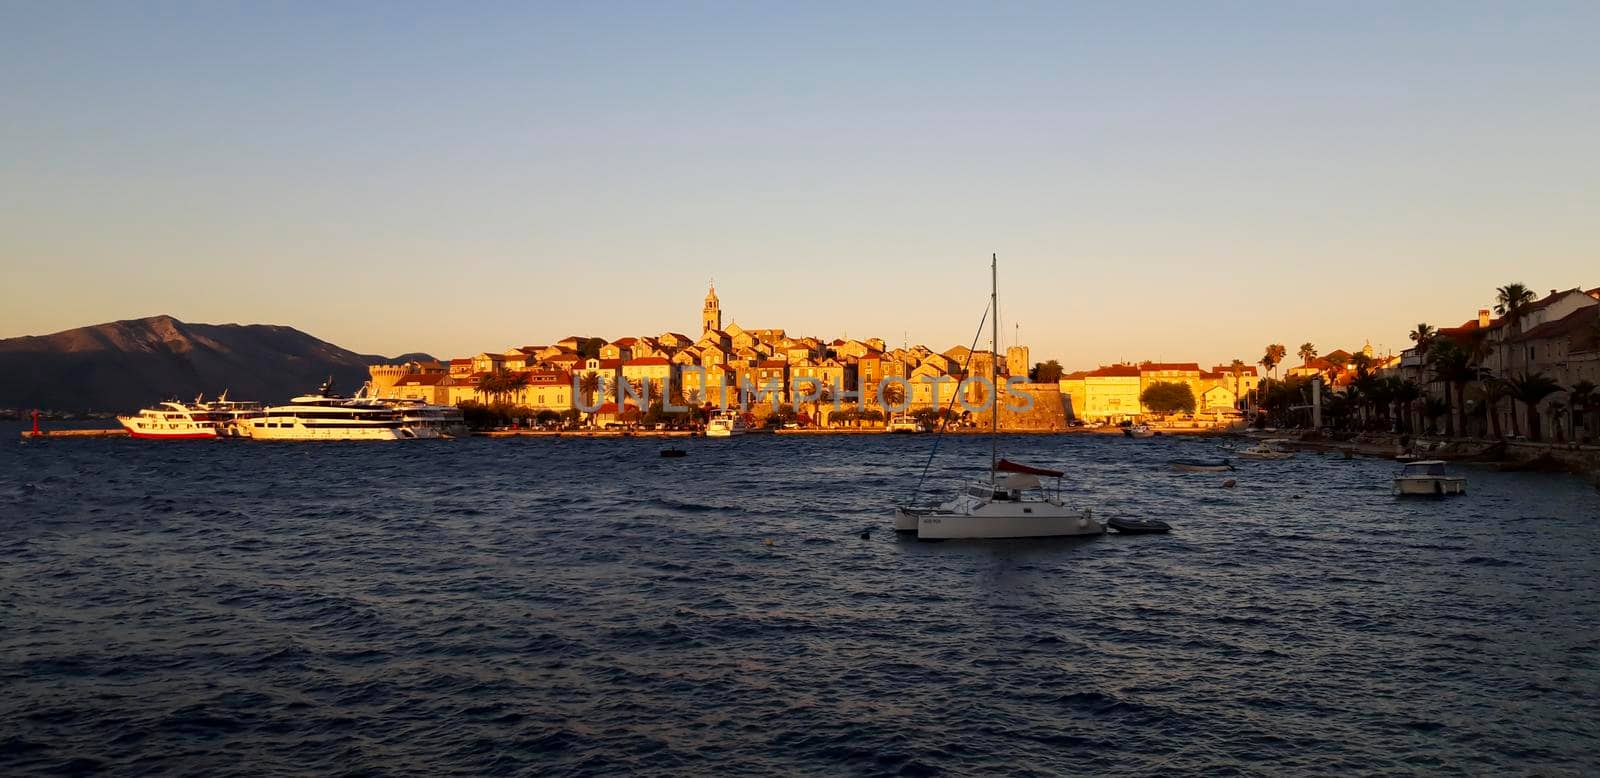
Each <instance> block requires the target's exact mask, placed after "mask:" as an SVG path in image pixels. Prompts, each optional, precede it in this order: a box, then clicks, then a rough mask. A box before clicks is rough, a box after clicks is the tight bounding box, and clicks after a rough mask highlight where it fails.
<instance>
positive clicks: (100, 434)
mask: <svg viewBox="0 0 1600 778" xmlns="http://www.w3.org/2000/svg"><path fill="white" fill-rule="evenodd" d="M125 437H128V431H127V430H125V429H114V430H103V429H102V430H39V431H38V432H35V431H33V430H23V431H22V439H23V440H33V439H35V438H39V439H44V438H125Z"/></svg>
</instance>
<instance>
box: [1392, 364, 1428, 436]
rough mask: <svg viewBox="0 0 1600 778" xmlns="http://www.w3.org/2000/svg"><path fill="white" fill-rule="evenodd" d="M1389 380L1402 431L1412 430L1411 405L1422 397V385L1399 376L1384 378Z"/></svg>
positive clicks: (1408, 431)
mask: <svg viewBox="0 0 1600 778" xmlns="http://www.w3.org/2000/svg"><path fill="white" fill-rule="evenodd" d="M1384 380H1385V381H1386V382H1389V397H1390V398H1391V399H1392V400H1393V401H1394V404H1395V412H1396V414H1397V415H1398V416H1399V417H1400V431H1401V432H1402V433H1406V434H1409V433H1410V432H1411V406H1412V404H1413V403H1415V402H1416V401H1417V400H1418V398H1420V397H1422V387H1420V386H1417V382H1416V381H1408V380H1405V379H1403V378H1400V377H1399V376H1390V377H1388V378H1386V379H1384Z"/></svg>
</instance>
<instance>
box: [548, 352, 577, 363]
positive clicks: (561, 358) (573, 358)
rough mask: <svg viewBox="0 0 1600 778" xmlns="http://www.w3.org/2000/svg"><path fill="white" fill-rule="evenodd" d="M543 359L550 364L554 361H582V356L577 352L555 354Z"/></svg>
mask: <svg viewBox="0 0 1600 778" xmlns="http://www.w3.org/2000/svg"><path fill="white" fill-rule="evenodd" d="M545 361H546V362H549V363H551V364H554V363H556V362H562V363H565V362H581V361H583V357H580V356H578V355H577V354H557V355H555V356H553V357H551V358H549V359H546V360H545Z"/></svg>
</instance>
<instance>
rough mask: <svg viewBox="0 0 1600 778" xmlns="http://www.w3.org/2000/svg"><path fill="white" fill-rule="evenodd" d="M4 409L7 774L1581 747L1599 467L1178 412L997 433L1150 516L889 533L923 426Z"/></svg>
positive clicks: (1410, 764) (1599, 734) (984, 456)
mask: <svg viewBox="0 0 1600 778" xmlns="http://www.w3.org/2000/svg"><path fill="white" fill-rule="evenodd" d="M15 439H16V438H15V428H14V427H13V426H7V427H0V442H3V445H0V473H3V475H4V478H3V481H0V563H3V564H0V689H3V691H0V721H3V722H4V728H3V730H0V773H6V774H19V773H45V772H58V773H89V772H97V771H104V772H115V773H140V774H143V773H150V774H156V773H173V774H218V773H229V774H244V775H284V774H312V773H331V772H342V771H347V770H348V771H359V772H363V773H367V774H377V775H381V774H397V775H398V774H461V775H503V774H539V775H565V774H616V773H619V772H645V773H658V774H684V773H695V772H713V771H715V772H717V773H722V774H736V773H775V772H782V773H807V774H816V775H830V776H832V775H844V774H878V773H885V774H904V775H934V774H973V773H980V772H981V773H1000V772H1025V773H1036V774H1037V773H1077V774H1101V775H1104V774H1124V773H1167V774H1173V773H1189V772H1195V771H1208V772H1219V773H1241V774H1263V775H1266V774H1283V773H1288V772H1317V773H1328V772H1350V771H1395V772H1455V771H1459V772H1472V773H1500V772H1507V771H1510V772H1518V773H1522V772H1529V771H1539V772H1580V771H1587V770H1592V769H1594V766H1595V765H1596V764H1597V763H1600V724H1597V721H1600V598H1597V597H1596V592H1597V591H1600V494H1597V493H1596V492H1595V490H1594V489H1593V488H1592V487H1590V486H1588V485H1586V484H1584V483H1583V482H1581V481H1579V480H1577V479H1573V478H1569V477H1565V476H1550V475H1522V474H1499V473H1491V472H1481V471H1468V475H1469V477H1470V478H1471V483H1470V490H1471V493H1470V494H1469V495H1468V496H1467V497H1465V498H1460V499H1454V500H1451V501H1448V502H1434V501H1426V500H1424V501H1408V502H1396V501H1395V500H1394V499H1392V498H1391V497H1389V495H1388V491H1387V490H1388V481H1387V479H1388V476H1389V475H1390V472H1391V470H1392V464H1391V463H1387V462H1380V461H1376V460H1355V461H1344V460H1339V459H1334V458H1324V457H1318V456H1314V455H1302V456H1301V457H1299V458H1297V459H1295V460H1292V461H1288V462H1281V463H1253V464H1242V465H1241V471H1240V472H1239V473H1238V474H1236V475H1235V476H1234V477H1236V478H1237V479H1238V481H1239V486H1238V488H1236V489H1223V488H1221V487H1220V482H1221V480H1222V476H1218V475H1211V474H1197V475H1178V474H1174V473H1170V472H1168V471H1166V470H1165V469H1163V468H1162V467H1161V466H1160V463H1161V462H1163V461H1164V460H1165V459H1167V458H1169V457H1172V456H1203V455H1207V454H1210V453H1213V452H1214V451H1215V449H1214V448H1213V446H1212V444H1210V443H1206V442H1201V441H1183V440H1173V439H1156V440H1153V441H1127V440H1123V439H1120V438H1117V439H1113V438H1089V437H1030V438H1015V439H1010V440H1008V441H1006V444H1005V447H1006V453H1008V454H1009V455H1012V456H1013V457H1015V458H1018V459H1023V460H1026V461H1029V462H1033V463H1036V464H1042V465H1060V466H1063V467H1065V468H1066V469H1068V470H1070V471H1072V474H1073V476H1074V477H1073V479H1072V482H1073V491H1074V492H1075V493H1076V495H1075V496H1076V497H1079V498H1081V499H1082V500H1083V501H1084V502H1085V503H1087V504H1090V505H1092V506H1095V507H1096V508H1097V509H1098V510H1099V511H1100V513H1101V515H1103V516H1118V515H1120V516H1155V517H1159V518H1163V519H1167V520H1169V521H1171V522H1173V523H1174V524H1175V525H1177V528H1178V529H1177V531H1176V532H1175V533H1174V534H1173V535H1170V536H1155V537H1148V536H1147V537H1117V536H1106V537H1099V538H1092V539H1086V540H1085V539H1080V540H1069V541H1057V542H1008V543H990V544H981V545H969V544H955V543H945V544H918V543H916V542H914V541H904V540H898V539H896V538H895V536H894V534H893V533H892V532H890V531H888V529H887V519H886V518H885V517H886V511H885V506H887V505H888V503H889V502H890V501H891V500H892V499H893V498H895V497H896V496H898V495H900V494H901V493H902V492H904V491H905V490H906V489H907V488H909V487H910V486H911V485H913V484H914V483H915V480H916V472H917V471H918V469H919V468H920V466H921V464H922V461H923V458H924V456H925V454H926V451H927V445H928V442H929V441H928V439H927V438H915V437H890V436H874V437H861V438H803V439H802V438H774V437H754V436H752V437H746V438H741V439H735V440H723V441H706V440H696V441H689V442H687V443H686V444H685V445H686V446H687V447H688V448H689V449H690V455H689V456H688V457H687V458H685V459H678V460H672V459H661V458H659V457H658V456H657V450H658V449H659V448H660V447H661V445H662V444H661V443H659V442H651V441H621V440H596V441H583V440H462V441H440V442H418V443H401V444H277V445H272V444H251V443H248V442H245V443H226V442H215V443H142V442H138V441H129V440H80V441H54V442H48V443H29V444H18V443H16V442H15ZM945 452H946V455H943V456H941V458H940V459H939V460H938V465H939V466H937V467H936V469H935V478H936V480H939V481H943V482H948V481H950V480H951V479H954V478H956V477H958V476H960V475H962V473H963V472H967V471H968V470H965V469H964V468H966V467H967V466H969V465H970V466H971V467H979V466H982V465H986V463H987V461H988V450H987V444H986V443H985V442H984V441H983V440H981V439H972V438H965V439H963V438H955V439H949V440H947V442H946V447H945ZM869 526H870V527H873V528H874V531H873V533H872V535H871V538H870V539H867V540H863V539H860V538H859V537H858V535H859V533H860V532H861V530H862V529H863V528H865V527H869ZM768 540H770V541H771V545H768V544H767V542H766V541H768Z"/></svg>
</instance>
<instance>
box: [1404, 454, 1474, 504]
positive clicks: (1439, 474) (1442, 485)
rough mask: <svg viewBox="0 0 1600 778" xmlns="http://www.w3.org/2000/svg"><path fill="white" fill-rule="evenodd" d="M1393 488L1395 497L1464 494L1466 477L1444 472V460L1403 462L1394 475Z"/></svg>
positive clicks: (1465, 491)
mask: <svg viewBox="0 0 1600 778" xmlns="http://www.w3.org/2000/svg"><path fill="white" fill-rule="evenodd" d="M1393 490H1394V495H1395V496H1396V497H1402V496H1407V495H1418V496H1428V497H1443V496H1445V495H1450V494H1466V493H1467V479H1466V478H1464V477H1462V476H1459V475H1450V474H1449V473H1447V472H1445V469H1444V462H1443V461H1441V460H1438V459H1423V460H1419V461H1416V462H1407V463H1405V466H1404V467H1402V468H1401V469H1400V472H1399V473H1398V474H1396V475H1395V477H1394V487H1393Z"/></svg>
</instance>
